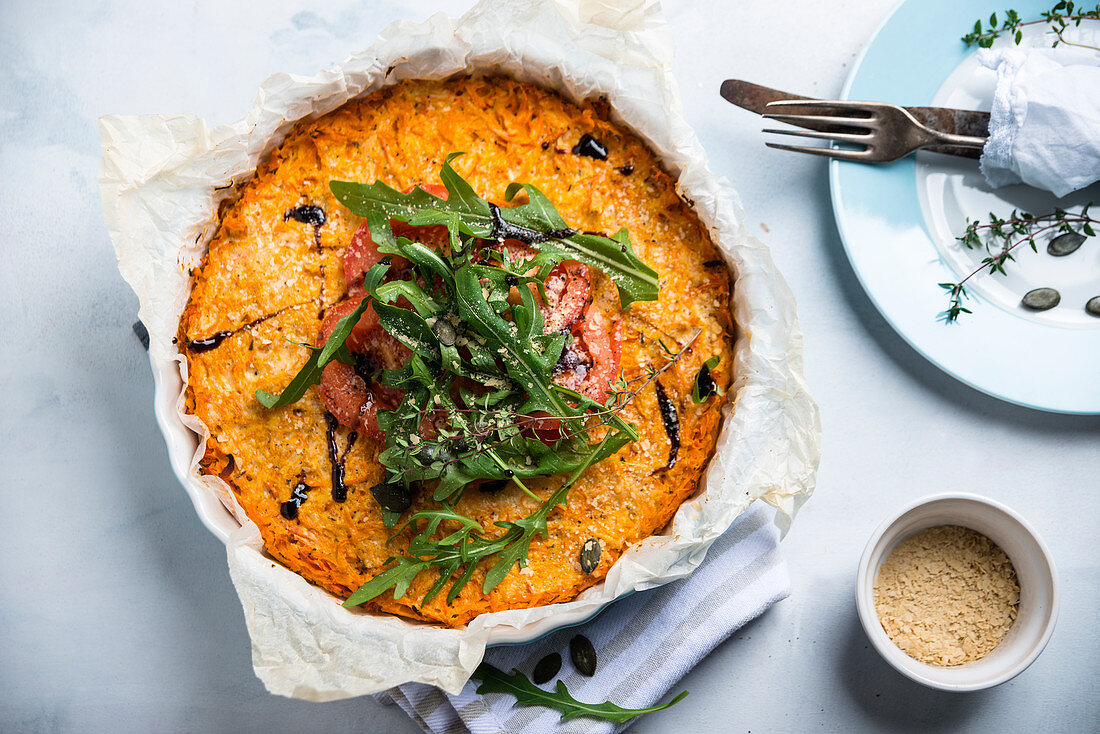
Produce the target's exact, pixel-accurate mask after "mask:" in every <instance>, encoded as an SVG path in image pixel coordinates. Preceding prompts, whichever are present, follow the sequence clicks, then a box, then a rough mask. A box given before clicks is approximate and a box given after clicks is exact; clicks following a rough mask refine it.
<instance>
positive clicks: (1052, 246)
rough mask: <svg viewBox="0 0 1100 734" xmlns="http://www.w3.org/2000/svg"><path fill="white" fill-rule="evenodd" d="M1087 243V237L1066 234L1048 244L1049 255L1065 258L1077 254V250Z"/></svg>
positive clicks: (1071, 233) (1070, 233)
mask: <svg viewBox="0 0 1100 734" xmlns="http://www.w3.org/2000/svg"><path fill="white" fill-rule="evenodd" d="M1084 242H1085V235H1083V234H1078V233H1076V232H1066V233H1065V234H1060V235H1058V236H1057V237H1055V238H1054V239H1052V240H1051V241H1050V242H1049V243H1048V244H1047V254H1048V255H1054V256H1055V257H1065V256H1066V255H1069V254H1071V253H1074V252H1077V248H1078V247H1080V246H1081V245H1083V244H1084Z"/></svg>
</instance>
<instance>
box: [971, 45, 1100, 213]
mask: <svg viewBox="0 0 1100 734" xmlns="http://www.w3.org/2000/svg"><path fill="white" fill-rule="evenodd" d="M1069 34H1072V39H1073V41H1074V42H1075V43H1081V44H1084V45H1089V46H1100V32H1097V31H1096V30H1095V29H1091V28H1086V27H1084V26H1082V27H1080V28H1074V29H1067V31H1066V37H1067V40H1068V39H1069V38H1070V37H1071V36H1070V35H1069ZM1029 41H1030V42H1031V44H1033V45H1023V46H1019V47H1016V46H1006V47H1004V48H993V49H985V50H982V51H980V52H979V56H978V61H979V62H980V63H981V64H982V65H983V66H985V67H988V68H990V69H993V70H994V71H995V72H996V73H997V87H996V91H995V92H994V96H993V109H992V112H991V115H990V120H989V142H987V143H986V145H985V150H984V151H983V153H982V160H981V169H982V173H983V174H985V178H986V181H988V182H989V185H990V186H992V187H994V188H999V187H1001V186H1008V185H1010V184H1017V183H1021V182H1022V183H1026V184H1028V185H1030V186H1035V187H1037V188H1040V189H1046V190H1047V191H1051V192H1053V193H1054V195H1055V196H1059V197H1061V196H1065V195H1066V194H1068V193H1070V192H1071V191H1076V190H1077V189H1080V188H1083V187H1085V186H1088V185H1089V184H1091V183H1092V182H1094V181H1096V180H1100V52H1098V51H1095V50H1092V49H1086V48H1077V47H1074V46H1068V45H1059V46H1058V47H1057V48H1050V36H1049V34H1046V35H1043V36H1039V37H1037V38H1033V39H1029ZM1040 44H1043V45H1045V47H1043V46H1041V45H1040Z"/></svg>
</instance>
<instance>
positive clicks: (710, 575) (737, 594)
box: [378, 502, 790, 734]
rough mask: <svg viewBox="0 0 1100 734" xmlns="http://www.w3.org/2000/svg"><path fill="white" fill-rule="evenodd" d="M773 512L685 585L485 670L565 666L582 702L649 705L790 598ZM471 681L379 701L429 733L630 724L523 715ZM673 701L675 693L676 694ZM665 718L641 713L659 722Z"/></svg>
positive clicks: (606, 730) (756, 516) (762, 508)
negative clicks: (589, 672) (579, 646)
mask: <svg viewBox="0 0 1100 734" xmlns="http://www.w3.org/2000/svg"><path fill="white" fill-rule="evenodd" d="M773 515H774V511H773V510H772V509H771V508H769V507H767V506H766V505H764V504H763V503H760V502H757V503H755V504H754V505H753V506H752V507H750V508H749V510H748V511H747V512H746V513H745V514H744V515H742V516H741V517H740V518H738V520H737V522H735V523H734V524H733V526H732V527H730V529H729V530H728V531H726V533H725V534H724V535H723V536H722V537H721V538H719V539H718V540H717V541H715V543H714V545H713V546H712V547H711V549H710V550H709V551H708V553H707V558H706V561H705V562H704V563H703V565H702V566H700V567H699V568H697V569H696V570H695V571H694V573H692V574H691V576H689V577H687V578H685V579H680V580H679V581H674V582H672V583H670V584H667V585H665V586H662V587H659V588H657V589H652V590H649V591H643V592H639V593H635V594H633V595H632V596H629V597H626V598H624V599H622V600H620V601H618V602H616V603H615V604H613V605H612V606H611V607H609V608H608V609H606V610H605V611H604V612H603V613H602V614H601V615H600V616H599V617H597V618H596V619H594V620H592V621H591V622H588V623H587V624H585V625H582V626H580V627H573V628H570V629H564V630H559V631H558V632H555V633H553V634H551V635H550V636H548V637H546V638H545V639H542V640H536V641H535V642H532V643H530V644H527V645H518V646H512V647H496V648H492V649H490V650H488V651H486V654H485V662H487V663H489V664H491V665H494V666H495V667H497V668H499V669H500V670H502V671H504V672H505V673H510V672H511V671H512V669H513V668H517V669H519V670H520V671H521V672H523V673H524V674H526V675H527V676H528V677H530V676H531V671H532V669H533V668H534V666H535V663H537V662H538V661H539V660H540V659H541V658H542V657H543V656H545V655H547V654H549V653H552V652H557V653H560V654H561V657H562V667H561V671H560V672H559V673H558V676H557V677H556V678H555V679H554V680H552V681H551V682H550V683H547V684H544V685H543V686H542V687H543V688H545V689H547V690H553V689H554V687H555V686H556V680H562V681H564V682H565V684H566V686H568V688H569V692H570V694H572V695H573V697H574V698H576V699H577V700H579V701H586V702H592V703H599V702H603V701H608V700H610V701H612V702H614V703H616V704H618V705H619V706H624V707H629V708H646V707H649V706H653V705H655V704H656V703H657V702H658V701H659V700H660V699H661V698H662V697H663V696H664V694H665V693H666V692H668V691H669V689H670V688H671V687H672V686H673V684H674V683H676V681H678V680H679V679H680V678H681V677H682V676H683V675H684V674H685V673H687V672H688V671H689V670H691V668H692V667H693V666H694V665H695V664H696V663H697V662H699V660H701V659H702V658H703V657H704V656H705V655H706V654H707V653H709V652H710V651H711V650H713V649H714V648H715V646H716V645H718V644H719V643H721V642H722V641H723V640H725V639H726V638H727V637H729V636H730V634H732V633H733V632H734V631H736V630H737V629H738V628H740V627H741V626H742V625H744V624H745V623H746V622H748V621H750V620H751V619H753V618H755V617H757V616H759V615H760V614H762V613H763V612H764V611H765V610H766V609H767V608H768V607H770V606H771V605H772V604H774V603H775V602H777V601H779V600H780V599H783V598H785V597H786V596H787V595H788V594H789V593H790V579H789V578H788V576H787V567H786V565H785V564H784V562H783V559H782V557H781V556H780V554H779V548H778V546H779V531H778V530H777V528H776V526H775V523H774V522H773V521H772V517H773ZM577 634H583V635H584V636H585V637H587V638H588V639H589V640H590V641H591V642H592V644H593V646H594V647H595V648H596V660H597V668H596V674H595V675H594V676H593V677H591V678H586V677H584V676H582V675H580V674H579V673H577V671H576V670H575V669H574V668H573V664H572V662H571V661H570V658H569V640H570V639H571V638H572V637H573V636H574V635H577ZM477 687H478V682H477V681H476V680H471V681H470V682H469V683H467V684H466V687H465V688H463V689H462V692H461V693H459V694H458V695H457V696H452V695H448V694H446V693H444V692H442V691H441V690H439V689H438V688H435V687H432V686H428V685H424V684H421V683H409V684H406V685H403V686H400V687H398V688H393V689H391V690H389V691H388V692H387V693H383V694H380V695H379V696H378V699H379V700H381V701H383V702H385V703H396V704H397V705H399V706H400V707H401V708H402V709H404V710H405V712H406V713H407V714H408V715H409V716H410V717H412V719H413V720H414V721H415V722H416V723H417V724H419V725H420V726H421V728H423V729H424V731H425V732H429V733H430V734H467V733H470V734H500V733H502V732H509V733H510V732H520V731H522V732H531V733H533V734H544V733H553V734H567V733H568V734H611V732H620V731H622V730H623V729H626V728H627V727H628V726H629V725H630V724H631V723H632V722H633V721H637V719H633V720H632V721H631V722H627V723H625V724H613V723H611V722H608V721H603V720H600V719H593V718H588V717H583V718H577V719H571V720H569V721H564V722H563V721H561V720H560V717H561V715H560V713H559V712H557V711H555V710H553V709H548V708H542V707H536V706H520V707H515V708H513V704H514V703H515V702H516V699H515V698H514V697H513V696H511V695H509V694H503V693H489V694H486V695H484V696H479V695H478V694H477V693H476V690H477ZM676 692H679V691H678V690H677V691H676ZM661 714H662V712H656V713H653V714H647V715H649V716H661Z"/></svg>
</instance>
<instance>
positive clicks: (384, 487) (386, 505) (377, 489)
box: [370, 482, 412, 512]
mask: <svg viewBox="0 0 1100 734" xmlns="http://www.w3.org/2000/svg"><path fill="white" fill-rule="evenodd" d="M370 493H371V494H372V495H374V499H375V501H377V502H378V504H379V505H381V506H382V509H383V510H389V511H390V512H404V511H405V510H407V509H409V508H410V507H411V506H412V494H411V493H410V492H409V490H408V487H406V486H405V485H403V484H398V483H397V482H382V483H381V484H376V485H374V486H373V487H371V488H370Z"/></svg>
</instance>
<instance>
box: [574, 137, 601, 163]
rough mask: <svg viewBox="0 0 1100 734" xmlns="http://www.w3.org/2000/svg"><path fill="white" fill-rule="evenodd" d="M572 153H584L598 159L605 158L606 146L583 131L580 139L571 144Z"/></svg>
mask: <svg viewBox="0 0 1100 734" xmlns="http://www.w3.org/2000/svg"><path fill="white" fill-rule="evenodd" d="M573 155H585V156H588V157H589V158H595V159H596V160H598V161H606V160H607V146H605V145H604V144H603V143H601V142H600V141H599V140H596V139H595V138H594V137H592V136H591V135H589V134H588V133H585V134H584V135H582V136H581V139H580V141H579V142H578V143H577V144H576V145H574V146H573Z"/></svg>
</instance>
